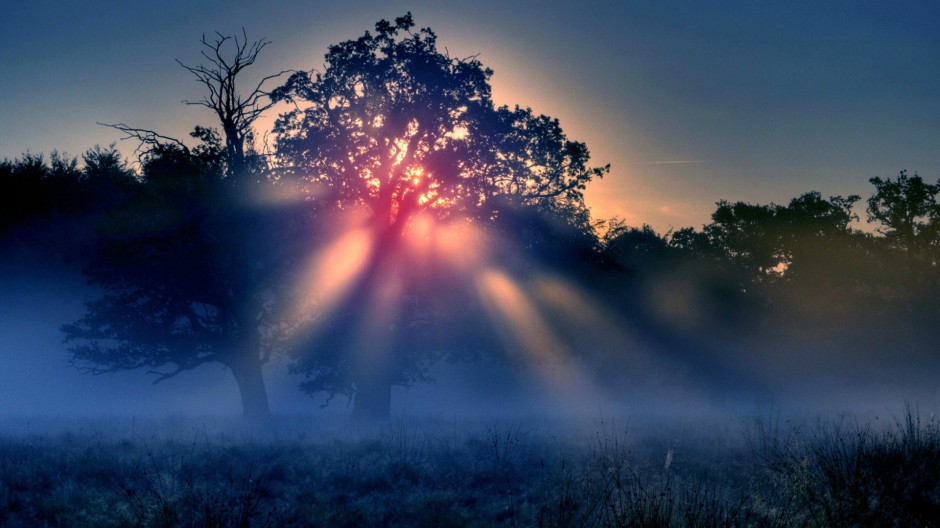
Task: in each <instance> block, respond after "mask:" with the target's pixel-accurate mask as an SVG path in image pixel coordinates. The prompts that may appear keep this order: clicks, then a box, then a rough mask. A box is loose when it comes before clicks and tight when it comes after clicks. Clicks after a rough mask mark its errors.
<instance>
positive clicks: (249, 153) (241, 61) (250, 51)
mask: <svg viewBox="0 0 940 528" xmlns="http://www.w3.org/2000/svg"><path fill="white" fill-rule="evenodd" d="M200 42H201V44H202V46H203V48H204V49H203V50H201V51H200V53H201V54H202V56H203V58H204V59H205V60H206V61H207V63H206V64H200V65H196V66H190V65H187V64H185V63H183V62H182V61H180V60H179V59H177V60H176V62H177V64H179V65H180V66H181V67H183V68H184V69H186V70H187V71H189V72H190V73H192V74H193V76H195V77H196V80H197V81H198V82H199V83H200V84H202V85H203V86H204V87H205V92H206V93H205V96H204V97H203V98H202V99H200V100H196V101H190V100H188V99H184V100H183V103H184V104H188V105H198V106H204V107H206V108H208V109H209V110H211V111H212V112H213V113H214V114H215V117H216V118H217V119H218V123H219V125H220V126H221V128H222V137H221V138H220V137H219V136H218V134H215V133H213V131H212V130H211V129H207V128H203V127H196V129H195V131H194V133H193V137H196V138H199V139H201V140H202V141H203V143H204V144H205V145H207V146H208V145H212V146H218V145H221V146H222V147H223V149H224V150H223V151H222V153H223V154H224V155H222V156H220V157H219V162H221V163H223V164H224V165H223V166H224V175H225V176H226V177H229V178H233V179H234V178H236V177H246V176H247V173H251V172H255V173H257V172H259V168H260V167H259V164H263V162H262V161H261V159H260V157H259V155H258V153H257V152H256V151H255V147H254V124H255V122H256V121H257V120H258V118H259V117H261V115H262V114H263V113H264V112H265V111H267V110H268V109H270V108H271V107H272V106H273V105H274V100H273V99H271V97H270V93H269V92H268V91H267V90H266V89H265V85H266V84H267V83H268V82H269V81H273V80H274V79H277V78H278V77H281V76H282V75H284V74H285V73H288V72H287V71H286V70H285V71H281V72H278V73H275V74H271V75H266V76H264V77H262V78H261V80H260V81H258V82H257V83H256V84H255V85H254V88H252V89H251V91H249V92H247V93H246V92H242V91H240V90H239V89H238V84H239V83H238V81H239V80H240V79H242V78H244V71H245V70H246V69H247V68H249V67H250V66H252V65H253V64H254V63H255V61H256V60H257V59H258V55H259V54H260V53H261V51H262V50H263V49H264V48H265V47H266V46H267V45H268V44H270V43H271V41H269V40H267V39H264V38H261V39H258V40H255V41H252V42H249V40H248V36H247V33H246V32H245V30H244V29H242V35H241V38H239V36H238V35H223V34H221V33H218V32H216V38H215V40H207V39H206V36H205V35H203V36H202V39H201V40H200ZM106 126H109V127H112V128H115V129H117V130H120V131H122V132H124V133H125V134H126V135H127V137H128V138H133V139H137V140H138V141H140V143H141V146H142V147H143V152H144V153H146V152H148V151H149V149H150V148H153V147H155V146H159V145H164V144H170V145H176V146H177V147H181V148H185V147H186V145H184V144H183V142H182V141H180V140H179V139H176V138H173V137H169V136H164V135H162V134H159V133H157V132H155V131H153V130H148V129H145V128H136V127H131V126H128V125H125V124H124V123H118V124H113V125H106ZM213 142H215V145H213Z"/></svg>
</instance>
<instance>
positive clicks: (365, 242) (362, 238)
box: [294, 228, 373, 318]
mask: <svg viewBox="0 0 940 528" xmlns="http://www.w3.org/2000/svg"><path fill="white" fill-rule="evenodd" d="M372 248H373V243H372V238H371V236H370V232H369V230H368V229H366V228H356V229H351V230H349V231H347V232H346V233H345V234H343V235H341V236H339V237H338V238H336V239H335V240H334V241H332V242H331V243H330V244H329V245H328V246H327V247H326V248H325V249H324V250H323V251H321V252H320V253H319V254H317V255H316V256H315V257H314V258H313V259H311V264H310V265H309V266H308V268H307V270H308V271H307V272H306V274H305V275H304V278H303V284H304V285H306V286H305V294H304V295H303V297H302V299H301V300H300V301H299V303H298V304H297V305H296V306H295V307H294V314H296V315H297V316H299V317H303V318H308V317H313V314H312V313H311V312H312V311H313V310H316V311H317V312H318V313H317V316H322V315H325V314H327V313H329V312H330V311H331V310H332V309H334V308H335V307H336V305H337V304H338V303H339V302H340V301H341V300H342V299H343V297H344V295H345V294H346V293H347V292H348V290H349V288H350V287H351V286H352V284H353V282H354V281H355V280H356V279H357V278H358V277H359V276H360V275H361V274H362V272H363V271H364V269H365V265H366V262H367V261H368V260H369V257H370V256H371V254H372Z"/></svg>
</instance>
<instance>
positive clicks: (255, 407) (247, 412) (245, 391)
mask: <svg viewBox="0 0 940 528" xmlns="http://www.w3.org/2000/svg"><path fill="white" fill-rule="evenodd" d="M229 368H230V369H231V370H232V375H234V376H235V382H236V383H237V384H238V392H239V394H241V398H242V416H244V418H245V419H246V420H248V421H252V422H265V421H267V420H268V419H270V418H271V407H270V406H269V405H268V393H267V391H266V390H265V386H264V376H263V375H262V372H261V361H259V360H258V359H257V358H248V359H244V360H236V362H235V363H234V364H233V365H230V366H229Z"/></svg>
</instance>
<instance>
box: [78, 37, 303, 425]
mask: <svg viewBox="0 0 940 528" xmlns="http://www.w3.org/2000/svg"><path fill="white" fill-rule="evenodd" d="M229 43H232V44H234V50H233V51H231V52H229V53H230V55H227V48H226V45H227V44H229ZM202 44H203V45H204V47H205V48H206V49H205V50H203V56H204V57H205V58H206V60H208V61H209V64H208V65H206V66H195V67H190V66H186V65H183V67H185V68H186V69H187V70H189V71H190V72H192V73H193V74H194V75H195V76H196V77H197V79H198V80H199V81H200V82H201V83H202V84H204V85H205V87H206V89H207V91H208V94H207V95H206V97H205V98H204V99H203V100H202V101H200V102H197V103H195V104H201V105H203V106H206V107H208V108H210V109H212V110H213V111H214V112H215V114H216V117H217V118H218V119H219V122H220V125H221V126H222V129H223V134H224V136H220V135H219V133H218V132H216V131H215V130H214V129H211V128H205V127H201V126H197V127H196V128H195V129H194V131H193V133H192V134H191V135H192V137H194V138H196V139H198V140H199V144H198V145H197V146H195V147H192V148H190V147H189V146H187V145H186V144H185V143H184V142H183V141H181V140H179V139H176V138H172V137H169V136H165V135H162V134H159V133H157V132H154V131H151V130H147V129H142V128H134V127H129V126H127V125H124V124H117V125H110V126H112V127H113V128H116V129H118V130H121V131H123V132H124V133H125V134H127V136H128V137H129V138H133V139H136V140H137V141H138V142H139V143H140V146H139V147H138V153H139V159H140V161H141V168H142V174H141V176H140V182H139V185H137V186H136V187H135V188H134V195H133V197H132V198H131V199H130V200H129V201H128V203H126V204H125V205H124V206H122V207H119V208H117V209H116V210H114V211H112V212H111V215H110V216H109V222H108V223H107V224H106V225H105V226H104V232H103V240H102V242H101V244H100V248H99V251H98V255H97V257H96V258H95V259H94V261H93V262H92V263H91V264H90V265H89V266H88V267H87V268H86V270H85V274H86V276H87V277H88V278H89V280H90V281H91V282H93V283H94V284H97V285H98V286H100V287H101V288H102V289H103V290H104V294H103V295H102V296H101V297H100V298H98V299H96V300H94V301H92V302H90V303H88V304H87V311H86V313H85V315H84V317H82V318H81V319H80V320H79V321H77V322H75V323H73V324H70V325H66V326H64V327H63V331H64V332H65V334H66V340H67V341H68V342H69V343H70V344H71V346H70V352H71V358H72V361H73V363H74V364H75V365H76V366H78V367H80V368H82V369H84V370H86V371H89V372H92V373H103V372H114V371H119V370H131V369H140V368H147V369H149V371H150V372H151V373H153V374H155V375H156V376H157V377H156V381H155V383H156V382H161V381H164V380H167V379H170V378H172V377H174V376H177V375H179V374H180V373H182V372H186V371H190V370H193V369H195V368H197V367H199V366H202V365H205V364H207V363H221V364H223V365H225V366H226V367H227V368H228V369H229V370H230V371H231V373H232V375H233V376H234V378H235V381H236V382H237V385H238V389H239V393H240V395H241V401H242V408H243V411H244V415H245V416H246V417H247V418H251V419H265V418H266V417H268V416H269V415H270V408H269V404H268V399H267V394H266V391H265V386H264V379H263V373H262V366H263V365H264V364H265V363H266V362H267V361H268V359H269V358H270V357H271V355H272V354H273V353H275V352H276V350H277V347H278V342H279V341H278V340H279V326H278V325H277V324H275V323H274V322H273V321H272V317H273V316H272V313H273V308H272V302H273V299H275V298H277V297H278V296H279V295H280V294H281V293H282V291H281V290H279V289H278V286H277V284H278V282H277V281H278V277H279V276H280V275H279V274H280V273H281V271H283V270H284V268H285V267H286V266H288V265H289V263H290V262H291V256H290V255H288V252H289V251H290V250H291V249H292V247H293V246H292V245H291V244H289V243H287V241H286V240H285V238H282V236H283V237H289V236H292V234H293V233H292V227H293V226H297V225H299V224H301V223H302V220H301V219H300V215H295V214H294V213H295V212H296V209H271V208H258V207H255V205H256V204H255V203H254V201H253V200H254V199H255V198H256V197H257V196H259V195H262V194H263V193H265V192H266V191H268V190H269V189H270V188H271V186H272V185H273V184H272V182H270V181H269V180H267V179H266V178H265V177H264V169H265V166H264V159H263V158H261V157H260V156H258V155H257V154H256V153H255V152H254V150H253V146H252V144H251V137H252V135H251V127H252V125H253V123H254V122H255V120H256V119H257V118H258V117H259V116H260V115H261V113H262V112H263V111H264V110H266V109H267V108H268V107H269V106H270V101H268V100H266V99H265V98H266V97H267V94H266V92H264V91H263V89H262V87H263V85H264V83H265V82H266V81H269V80H271V79H273V78H275V77H277V75H279V74H276V75H272V76H267V77H264V78H263V79H262V80H261V82H260V83H258V84H257V85H256V86H255V87H254V89H253V90H252V91H251V92H249V93H248V95H247V96H244V95H242V94H241V93H240V92H239V91H238V90H237V88H236V80H240V79H241V77H240V75H241V74H242V72H243V71H244V70H245V68H247V67H248V66H250V65H252V64H253V63H254V62H255V60H256V58H257V56H258V54H259V53H260V51H261V50H262V49H263V48H264V47H265V45H266V44H267V41H266V40H263V39H262V40H259V41H256V42H254V43H252V44H249V43H248V41H247V39H246V38H245V37H244V32H243V34H242V38H238V37H237V36H236V37H225V36H222V35H219V38H218V39H217V40H215V41H212V42H210V41H207V40H206V39H205V37H204V38H203V39H202ZM181 64H182V63H181ZM100 161H102V162H103V161H106V160H104V159H101V160H100ZM99 165H102V164H99ZM99 168H103V165H102V167H99Z"/></svg>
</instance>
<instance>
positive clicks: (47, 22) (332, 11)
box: [0, 0, 940, 232]
mask: <svg viewBox="0 0 940 528" xmlns="http://www.w3.org/2000/svg"><path fill="white" fill-rule="evenodd" d="M3 11H4V13H3V16H2V17H0V70H2V74H0V101H2V102H3V103H2V104H0V158H3V157H9V158H12V157H17V156H19V155H21V154H22V153H23V152H26V151H31V152H33V153H37V152H45V153H48V152H49V151H51V150H52V149H58V150H59V151H64V152H67V153H70V154H73V155H78V154H81V153H82V152H83V151H85V150H86V149H88V148H90V147H91V146H93V145H95V144H102V145H107V144H109V143H111V142H114V141H117V140H119V139H120V134H119V133H118V132H117V131H115V130H112V129H109V128H106V127H102V126H99V125H97V124H96V123H97V122H104V123H117V122H123V123H127V124H129V125H132V126H137V127H143V128H149V129H153V130H157V131H159V132H161V133H163V134H166V135H172V136H175V137H185V136H186V134H187V132H188V131H189V130H191V129H192V127H193V126H194V125H196V124H203V125H212V124H213V119H212V115H210V114H209V113H208V110H206V109H204V108H201V107H191V106H186V105H183V104H181V100H182V99H199V98H200V97H201V96H202V92H201V90H200V86H199V85H198V84H197V83H196V82H195V81H194V79H193V78H192V76H191V75H190V74H189V73H188V72H186V71H185V70H183V69H182V68H180V67H179V66H178V65H177V64H176V63H175V62H174V59H180V60H182V61H183V62H186V63H189V64H198V63H199V61H200V57H199V50H200V45H199V39H200V37H201V36H202V35H203V33H207V34H209V35H210V36H211V35H212V33H213V32H214V31H220V32H222V33H226V34H230V33H233V32H237V31H240V30H241V28H244V29H245V30H246V31H247V33H248V36H249V38H250V39H256V38H260V37H265V38H267V39H269V40H271V41H272V43H271V44H270V45H269V46H268V47H267V48H266V49H265V50H264V52H263V54H262V55H261V57H260V58H259V60H258V62H257V64H256V66H255V67H254V68H253V69H254V71H251V72H250V73H249V72H246V78H245V79H244V80H246V81H248V80H251V79H252V75H254V76H262V75H265V74H269V73H272V72H276V71H279V70H282V69H296V70H309V69H311V68H318V69H321V70H322V65H323V55H324V53H325V52H326V49H327V46H329V45H330V44H333V43H337V42H340V41H342V40H346V39H351V38H356V37H358V36H360V35H361V34H362V33H363V32H364V31H365V30H367V29H371V28H372V27H373V26H374V24H375V22H376V21H378V20H379V19H383V18H385V19H393V18H394V17H396V16H400V15H402V14H404V13H405V12H406V11H411V12H412V13H413V15H414V18H415V21H416V23H417V24H418V25H419V26H421V27H425V26H429V27H431V28H432V29H434V30H435V31H436V32H437V34H438V35H439V44H440V45H441V47H444V48H446V49H447V50H448V51H449V52H450V53H451V55H452V56H455V57H463V56H469V55H474V54H479V58H480V60H481V61H482V62H483V63H484V64H485V65H486V66H489V67H491V68H492V69H493V70H494V72H495V73H494V76H493V79H492V85H493V91H494V97H495V99H496V101H497V102H498V103H500V104H509V105H514V104H519V105H522V106H530V107H532V108H533V109H534V110H535V111H537V112H540V113H544V114H547V115H550V116H553V117H557V118H559V119H560V121H561V124H562V127H563V128H564V130H565V131H566V133H567V134H568V136H569V138H571V139H575V140H578V141H583V142H585V143H586V144H587V146H588V148H589V149H590V150H591V153H592V156H593V160H594V161H595V162H596V163H597V164H598V165H603V164H607V163H610V165H611V171H610V174H609V175H608V176H607V177H605V178H604V179H603V180H602V181H596V182H594V183H592V184H591V185H590V186H589V188H588V191H587V201H588V205H589V206H590V207H591V208H592V211H593V216H594V218H596V219H603V218H610V217H613V216H619V217H621V218H623V219H625V220H626V221H627V223H628V224H631V225H640V224H643V223H649V224H651V225H652V226H653V227H654V228H656V229H657V230H659V231H661V232H665V231H667V230H669V229H670V228H680V227H684V226H696V227H698V226H701V224H703V223H707V222H708V220H709V215H710V214H711V212H712V211H713V210H714V204H715V202H716V201H718V200H720V199H728V200H733V201H737V200H744V201H749V202H759V203H767V202H770V201H774V202H777V203H781V202H784V203H785V202H786V201H788V200H789V199H790V198H793V197H795V196H798V195H799V194H802V193H804V192H807V191H810V190H818V191H820V192H821V193H823V195H826V196H828V195H833V194H842V195H847V194H860V195H862V196H863V197H864V196H867V195H868V194H869V193H870V186H869V184H868V179H869V178H871V177H874V176H880V177H892V176H895V175H896V174H897V173H898V172H899V171H900V170H902V169H906V170H908V171H910V172H912V173H913V172H914V171H917V172H918V173H919V174H920V175H921V176H923V177H925V178H926V179H927V180H930V181H935V180H936V179H938V178H940V149H938V148H937V147H938V139H940V31H937V28H938V27H940V4H938V3H936V2H912V1H899V2H890V3H888V2H866V1H844V2H843V1H832V2H799V1H794V2H748V1H740V2H739V1H721V2H707V1H706V2H698V1H696V2H692V1H689V2H685V1H667V2H633V1H624V2H567V1H557V0H550V1H545V2H505V1H496V0H480V1H476V2H466V1H459V2H450V1H444V2H427V1H412V2H400V1H381V2H377V1H372V2H368V1H367V2H363V1H350V2H317V1H301V0H286V1H277V2H256V1H231V0H226V1H206V2H198V3H194V2H184V1H176V0H169V1H164V2H124V1H104V0H89V1H86V2H67V3H63V2H50V1H44V0H39V1H29V2H26V1H20V0H11V1H9V2H5V3H4V9H3ZM246 86H247V84H246ZM275 117H276V116H275V115H273V114H271V115H268V116H267V117H266V118H265V119H264V120H263V121H262V122H261V123H260V125H261V126H262V128H265V129H266V128H269V127H270V124H271V123H272V122H273V120H274V118H275ZM262 132H263V130H262ZM119 147H120V148H121V149H122V150H123V151H124V152H126V153H130V152H131V151H133V148H134V145H133V144H132V143H131V142H129V141H124V142H119Z"/></svg>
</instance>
